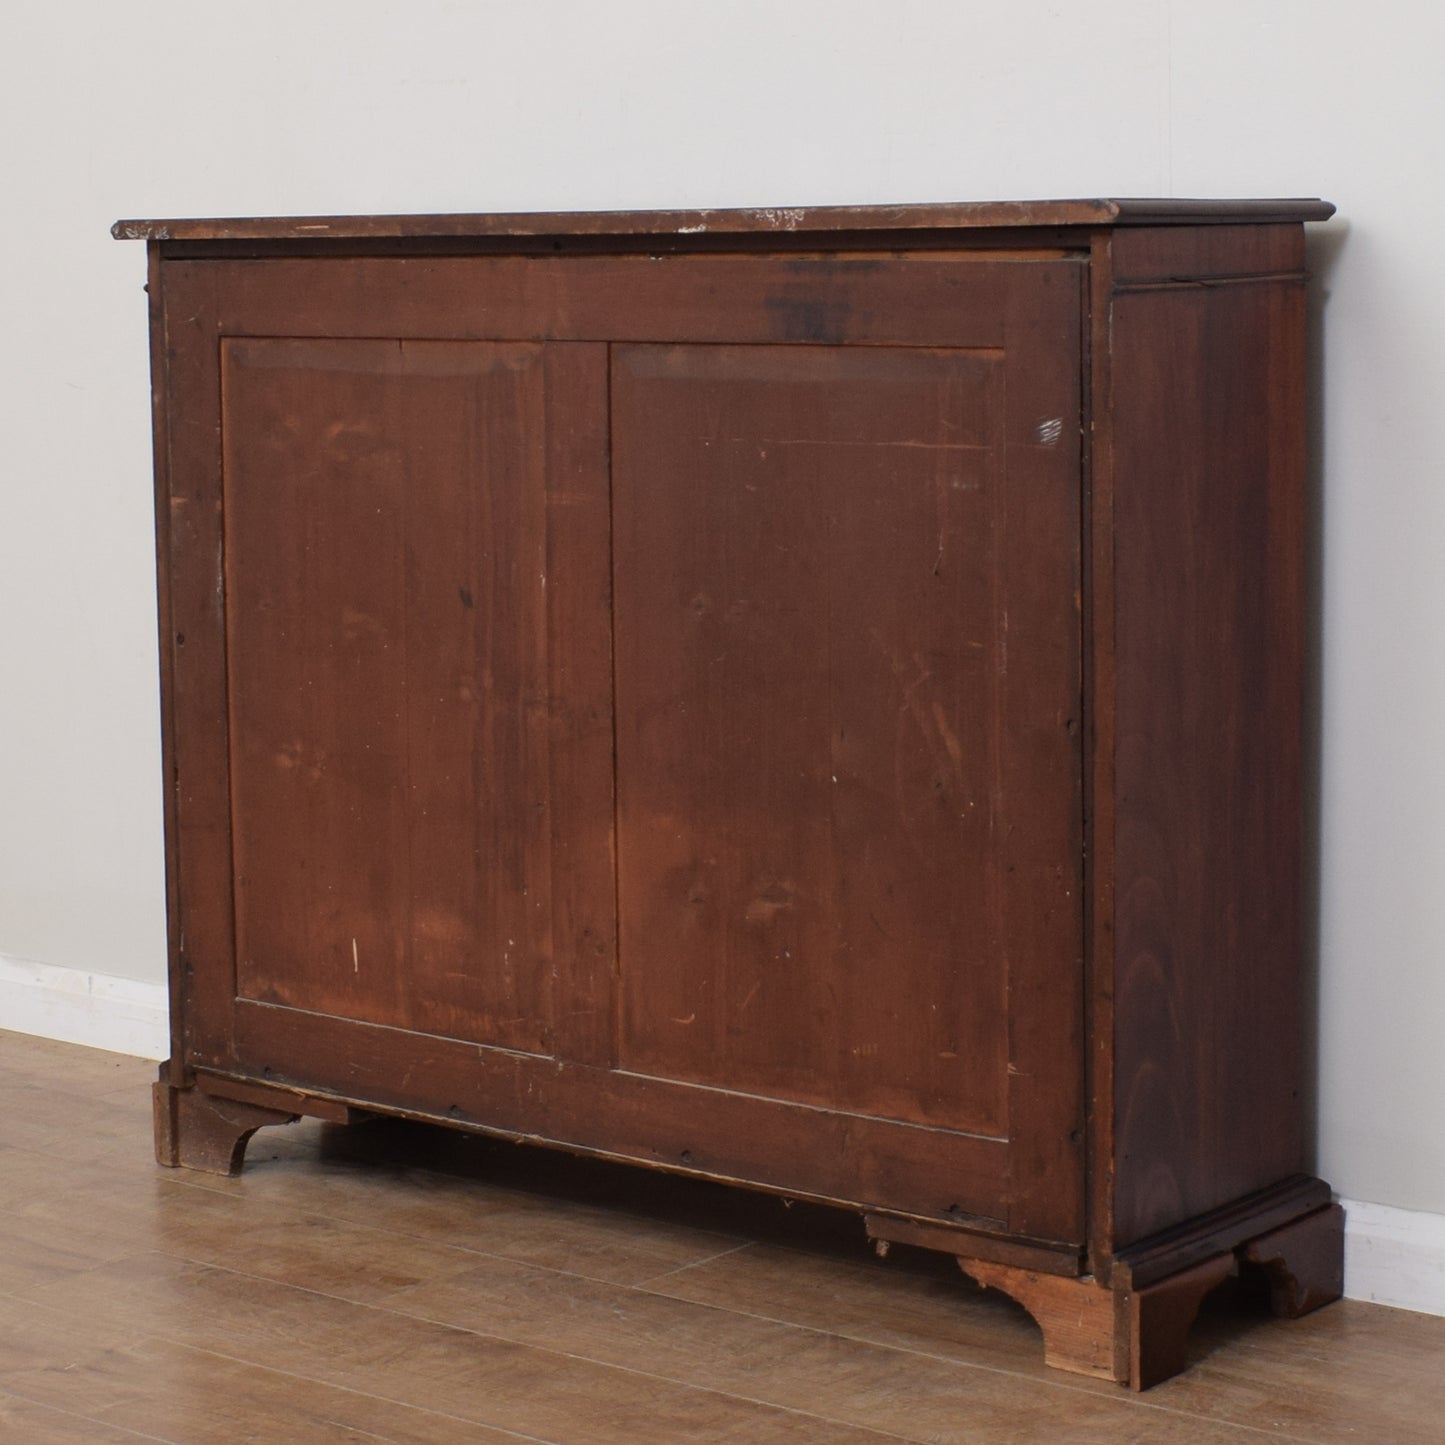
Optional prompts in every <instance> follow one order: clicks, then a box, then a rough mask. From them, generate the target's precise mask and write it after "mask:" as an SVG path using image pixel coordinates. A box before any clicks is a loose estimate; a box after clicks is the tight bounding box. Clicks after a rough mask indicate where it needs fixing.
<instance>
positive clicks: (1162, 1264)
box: [1115, 1174, 1330, 1288]
mask: <svg viewBox="0 0 1445 1445" xmlns="http://www.w3.org/2000/svg"><path fill="white" fill-rule="evenodd" d="M1329 1202H1330V1188H1329V1185H1327V1184H1326V1183H1324V1181H1323V1180H1320V1179H1314V1178H1312V1177H1310V1176H1309V1175H1307V1174H1296V1175H1293V1176H1292V1177H1290V1178H1288V1179H1284V1180H1281V1181H1280V1182H1279V1183H1278V1184H1275V1185H1272V1186H1271V1187H1270V1188H1268V1189H1262V1190H1260V1191H1259V1192H1258V1193H1257V1194H1251V1195H1249V1196H1248V1197H1247V1198H1244V1199H1239V1200H1232V1201H1230V1203H1229V1204H1227V1205H1224V1206H1223V1207H1222V1208H1219V1209H1213V1210H1210V1211H1209V1213H1207V1214H1202V1215H1199V1216H1197V1217H1195V1218H1193V1219H1189V1220H1186V1221H1184V1222H1183V1223H1180V1224H1177V1225H1175V1226H1173V1227H1172V1228H1169V1229H1165V1230H1162V1231H1160V1232H1159V1233H1158V1234H1155V1235H1152V1236H1151V1237H1150V1238H1148V1239H1146V1240H1141V1241H1140V1242H1139V1243H1137V1244H1134V1245H1131V1246H1130V1247H1129V1248H1128V1249H1124V1250H1120V1251H1119V1253H1118V1254H1117V1255H1116V1257H1115V1268H1116V1269H1118V1270H1119V1271H1120V1272H1121V1274H1122V1275H1123V1279H1124V1286H1125V1287H1126V1288H1127V1287H1130V1286H1135V1287H1142V1286H1144V1285H1148V1284H1153V1283H1154V1282H1155V1281H1157V1280H1161V1279H1164V1278H1166V1277H1167V1276H1168V1275H1171V1274H1178V1273H1179V1272H1180V1271H1181V1270H1183V1269H1187V1268H1189V1267H1190V1266H1191V1265H1195V1264H1199V1263H1201V1262H1203V1261H1204V1260H1206V1259H1211V1258H1213V1257H1214V1256H1215V1255H1216V1254H1220V1253H1222V1252H1224V1251H1225V1250H1237V1249H1239V1248H1240V1247H1241V1246H1242V1245H1244V1244H1246V1243H1248V1241H1250V1240H1251V1239H1253V1238H1255V1237H1256V1236H1261V1235H1266V1234H1269V1233H1272V1232H1273V1231H1275V1230H1276V1229H1281V1228H1283V1227H1284V1226H1286V1225H1288V1224H1291V1223H1293V1222H1294V1221H1295V1220H1298V1219H1304V1218H1308V1217H1310V1216H1311V1215H1314V1214H1316V1213H1318V1212H1319V1211H1320V1210H1321V1209H1322V1208H1325V1207H1326V1206H1328V1205H1329Z"/></svg>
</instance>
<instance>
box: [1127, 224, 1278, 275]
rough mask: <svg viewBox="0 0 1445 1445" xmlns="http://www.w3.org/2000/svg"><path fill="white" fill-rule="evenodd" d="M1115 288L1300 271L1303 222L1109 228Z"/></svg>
mask: <svg viewBox="0 0 1445 1445" xmlns="http://www.w3.org/2000/svg"><path fill="white" fill-rule="evenodd" d="M1110 252H1111V255H1110V267H1111V272H1112V277H1113V284H1114V287H1115V288H1116V289H1123V288H1126V287H1133V286H1158V285H1169V284H1176V285H1188V286H1197V285H1200V284H1201V283H1204V282H1212V283H1217V282H1219V281H1221V280H1227V279H1235V280H1247V279H1257V278H1266V277H1279V276H1284V275H1288V276H1298V275H1299V274H1300V273H1301V272H1302V271H1303V270H1304V263H1305V253H1304V232H1303V230H1302V229H1301V228H1300V227H1299V226H1287V225H1277V226H1210V227H1193V226H1191V227H1184V228H1181V227H1177V226H1167V227H1152V226H1151V227H1140V228H1138V229H1126V230H1117V231H1113V232H1110Z"/></svg>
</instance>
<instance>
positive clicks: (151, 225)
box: [111, 199, 1334, 241]
mask: <svg viewBox="0 0 1445 1445" xmlns="http://www.w3.org/2000/svg"><path fill="white" fill-rule="evenodd" d="M1333 213H1334V207H1333V206H1332V205H1330V204H1329V203H1328V202H1326V201H1318V200H1313V199H1299V200H1229V201H1214V200H1173V199H1171V200H1078V201H974V202H955V203H952V204H939V205H912V206H814V207H796V206H776V207H766V206H765V207H754V208H753V209H751V210H723V211H707V210H704V211H601V212H597V211H587V212H566V211H557V212H553V211H541V212H532V213H518V214H514V215H441V216H307V217H292V218H279V217H278V218H257V219H253V220H240V219H234V220H168V221H117V222H116V223H115V225H114V226H113V227H112V228H111V234H112V235H113V236H115V237H116V239H117V240H140V239H147V240H152V241H170V240H226V239H238V238H239V239H245V238H256V239H286V240H318V239H324V238H334V237H350V238H366V239H388V238H393V237H396V238H401V237H449V236H509V237H526V236H587V235H592V236H626V235H632V234H639V233H640V234H644V235H645V234H659V235H665V234H668V233H679V234H683V235H687V234H699V233H703V232H723V233H725V234H728V235H735V236H750V235H762V236H766V235H768V234H770V233H774V232H780V231H781V232H791V231H840V230H841V231H867V230H889V231H893V230H959V229H965V228H970V227H985V226H987V227H1015V226H1091V225H1113V224H1123V225H1149V224H1154V225H1158V224H1174V225H1220V224H1227V223H1229V222H1233V221H1239V220H1251V221H1258V222H1267V221H1292V222H1300V221H1322V220H1324V219H1326V218H1327V217H1328V216H1330V215H1332V214H1333Z"/></svg>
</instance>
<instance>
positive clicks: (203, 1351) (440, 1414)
mask: <svg viewBox="0 0 1445 1445" xmlns="http://www.w3.org/2000/svg"><path fill="white" fill-rule="evenodd" d="M407 1318H408V1319H411V1318H413V1316H411V1315H408V1316H407ZM156 1338H164V1337H163V1336H157V1337H156ZM170 1343H172V1344H180V1345H181V1347H182V1348H184V1349H186V1350H189V1351H190V1352H191V1353H193V1354H197V1355H209V1356H210V1357H211V1358H212V1359H216V1360H226V1361H228V1362H230V1363H231V1364H233V1365H244V1366H245V1367H246V1368H247V1369H251V1370H264V1371H265V1372H266V1373H267V1374H271V1375H279V1376H281V1378H283V1379H287V1380H296V1381H299V1382H300V1383H302V1384H307V1385H315V1384H324V1385H325V1386H326V1388H327V1389H328V1390H338V1391H340V1392H341V1393H342V1394H346V1395H352V1396H354V1397H355V1398H356V1399H358V1400H375V1401H376V1402H377V1403H378V1404H382V1405H395V1406H397V1407H399V1408H400V1409H403V1410H417V1411H420V1412H422V1413H423V1414H427V1415H433V1416H435V1417H436V1418H437V1419H438V1420H451V1421H454V1422H455V1423H456V1424H458V1425H483V1426H485V1428H486V1429H488V1430H496V1431H497V1432H498V1433H499V1434H502V1435H508V1436H510V1437H511V1438H512V1439H514V1440H521V1441H524V1442H526V1445H566V1442H565V1441H560V1440H554V1439H552V1438H551V1437H549V1436H546V1435H530V1434H528V1433H527V1432H526V1431H523V1430H513V1429H512V1428H511V1426H509V1425H495V1424H493V1423H492V1422H491V1421H483V1420H476V1419H472V1418H470V1417H468V1416H466V1415H458V1414H457V1413H456V1412H455V1411H453V1410H439V1409H437V1408H436V1406H435V1405H416V1404H413V1403H412V1402H411V1401H410V1400H398V1399H396V1398H395V1397H394V1396H392V1395H378V1394H377V1393H376V1392H375V1391H374V1390H358V1389H357V1388H356V1387H355V1386H354V1385H338V1384H337V1383H336V1382H335V1381H334V1380H323V1379H321V1378H320V1377H319V1376H316V1375H301V1374H297V1373H296V1371H295V1370H283V1369H280V1368H279V1367H278V1366H276V1365H263V1364H260V1363H259V1362H257V1361H256V1360H248V1359H246V1358H245V1357H244V1356H242V1355H233V1354H230V1353H228V1352H227V1351H226V1350H214V1349H211V1348H210V1347H209V1346H207V1345H196V1344H184V1343H183V1342H180V1341H174V1340H173V1341H170ZM336 1423H338V1424H341V1425H343V1426H344V1428H346V1429H348V1430H354V1429H355V1428H356V1427H355V1426H354V1425H346V1424H345V1422H344V1421H338V1422H336ZM377 1438H378V1439H387V1438H389V1437H387V1436H378V1437H377Z"/></svg>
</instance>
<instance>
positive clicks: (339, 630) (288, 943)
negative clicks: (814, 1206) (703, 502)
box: [221, 338, 570, 1053]
mask: <svg viewBox="0 0 1445 1445" xmlns="http://www.w3.org/2000/svg"><path fill="white" fill-rule="evenodd" d="M221 379H222V385H221V407H222V414H223V416H224V419H225V439H226V442H225V445H226V453H225V463H224V465H225V509H226V539H225V545H226V589H227V605H226V622H227V625H226V654H227V665H228V690H229V698H230V708H231V733H232V737H233V739H234V742H233V745H232V751H231V798H232V807H233V810H234V815H233V829H234V837H235V861H234V866H235V872H236V878H235V910H236V949H237V990H238V994H239V995H240V996H241V997H243V998H252V999H258V1000H262V1001H265V1002H270V1003H284V1004H287V1005H289V1006H290V1007H293V1008H302V1009H308V1010H311V1011H313V1012H316V1013H322V1014H328V1015H333V1016H338V1017H342V1018H355V1019H365V1020H370V1021H372V1022H376V1023H386V1024H393V1025H396V1026H399V1027H404V1028H410V1029H414V1030H417V1031H419V1032H423V1033H429V1034H442V1035H445V1036H448V1037H452V1038H466V1039H474V1040H476V1041H477V1042H479V1043H487V1044H496V1045H499V1046H502V1047H506V1048H513V1049H521V1050H526V1051H529V1052H533V1053H550V1052H551V1027H550V979H549V967H548V963H549V961H550V959H551V957H552V954H553V948H552V938H551V924H552V916H551V907H552V900H551V880H550V866H549V864H550V849H551V820H550V817H549V813H548V803H549V788H548V781H547V749H548V716H547V713H548V707H547V699H548V696H549V684H548V676H547V646H546V597H547V593H546V588H547V567H548V557H547V536H546V497H547V492H546V482H545V474H544V466H543V463H544V456H545V453H544V452H543V451H542V449H541V448H540V447H539V446H538V445H537V441H538V439H539V437H540V436H541V434H542V433H543V429H544V427H545V414H546V406H547V401H548V398H547V395H546V388H545V373H544V368H543V353H542V348H541V347H539V346H535V345H511V344H486V343H455V342H439V341H432V342H409V343H405V344H400V345H399V344H398V343H397V342H395V341H391V340H372V341H359V340H358V341H296V340H285V339H265V340H262V339H245V338H237V339H228V340H227V341H226V342H225V343H224V345H223V348H222V378H221ZM569 401H570V398H563V399H562V403H561V404H562V405H563V406H564V407H565V406H566V405H567V403H568V402H569ZM567 560H568V559H566V558H563V559H560V567H559V570H561V571H563V573H564V575H565V566H566V563H567Z"/></svg>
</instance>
